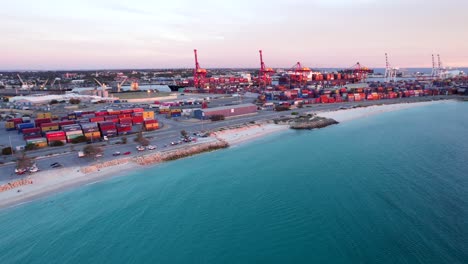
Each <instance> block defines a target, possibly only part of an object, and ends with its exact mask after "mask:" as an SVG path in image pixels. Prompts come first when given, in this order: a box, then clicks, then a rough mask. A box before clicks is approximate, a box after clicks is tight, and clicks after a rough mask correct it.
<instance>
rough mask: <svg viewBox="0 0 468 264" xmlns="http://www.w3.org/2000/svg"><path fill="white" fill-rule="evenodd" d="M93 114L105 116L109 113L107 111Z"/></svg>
mask: <svg viewBox="0 0 468 264" xmlns="http://www.w3.org/2000/svg"><path fill="white" fill-rule="evenodd" d="M95 114H96V116H106V115H109V113H107V111H101V112H96V113H95Z"/></svg>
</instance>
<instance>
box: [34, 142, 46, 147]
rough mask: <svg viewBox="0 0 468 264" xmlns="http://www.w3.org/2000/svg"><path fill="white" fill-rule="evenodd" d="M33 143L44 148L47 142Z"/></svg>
mask: <svg viewBox="0 0 468 264" xmlns="http://www.w3.org/2000/svg"><path fill="white" fill-rule="evenodd" d="M35 145H36V147H38V148H45V147H47V142H37V143H35Z"/></svg>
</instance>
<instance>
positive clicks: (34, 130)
mask: <svg viewBox="0 0 468 264" xmlns="http://www.w3.org/2000/svg"><path fill="white" fill-rule="evenodd" d="M37 132H41V129H40V128H39V127H34V128H25V129H23V135H25V134H29V133H37Z"/></svg>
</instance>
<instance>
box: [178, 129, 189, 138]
mask: <svg viewBox="0 0 468 264" xmlns="http://www.w3.org/2000/svg"><path fill="white" fill-rule="evenodd" d="M180 135H181V136H182V137H183V138H188V133H187V131H185V130H181V131H180Z"/></svg>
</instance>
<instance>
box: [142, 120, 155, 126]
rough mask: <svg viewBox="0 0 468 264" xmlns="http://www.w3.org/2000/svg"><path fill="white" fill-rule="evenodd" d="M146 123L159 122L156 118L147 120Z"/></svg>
mask: <svg viewBox="0 0 468 264" xmlns="http://www.w3.org/2000/svg"><path fill="white" fill-rule="evenodd" d="M144 123H145V125H146V124H155V123H158V120H155V119H150V120H145V121H144Z"/></svg>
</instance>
